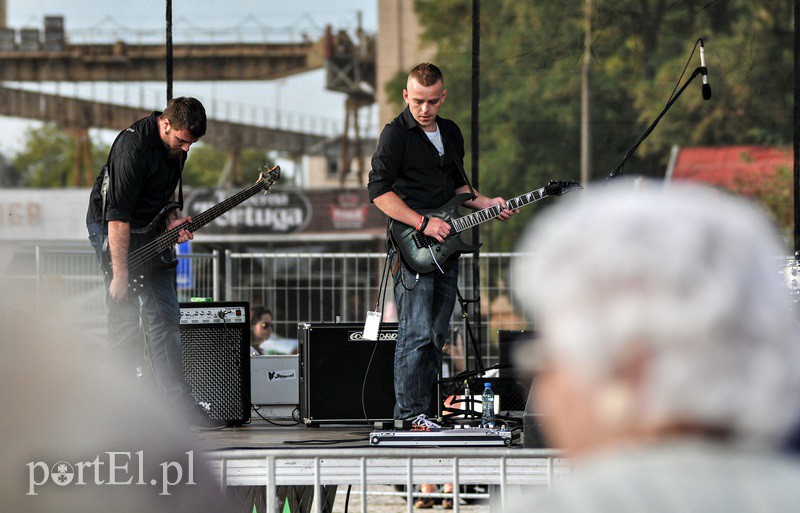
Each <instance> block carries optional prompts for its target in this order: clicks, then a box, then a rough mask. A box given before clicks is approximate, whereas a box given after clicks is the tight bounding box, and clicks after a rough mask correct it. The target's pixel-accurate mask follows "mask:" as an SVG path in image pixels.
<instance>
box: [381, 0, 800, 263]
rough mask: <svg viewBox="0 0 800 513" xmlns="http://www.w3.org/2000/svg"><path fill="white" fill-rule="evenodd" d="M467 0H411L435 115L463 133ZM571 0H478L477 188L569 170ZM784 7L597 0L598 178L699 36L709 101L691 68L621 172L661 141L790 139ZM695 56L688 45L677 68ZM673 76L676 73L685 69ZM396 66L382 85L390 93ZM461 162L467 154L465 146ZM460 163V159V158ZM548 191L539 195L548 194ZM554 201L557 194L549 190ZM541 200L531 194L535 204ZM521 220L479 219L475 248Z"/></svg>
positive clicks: (637, 131) (770, 2)
mask: <svg viewBox="0 0 800 513" xmlns="http://www.w3.org/2000/svg"><path fill="white" fill-rule="evenodd" d="M469 4H470V2H467V1H464V0H436V1H434V0H416V3H415V8H416V10H417V13H418V15H419V19H420V22H421V23H422V25H423V37H424V38H425V39H426V40H427V41H428V42H429V43H431V44H434V45H435V46H436V48H437V57H436V60H435V61H434V62H437V63H439V64H441V67H442V70H443V72H444V74H445V81H446V83H445V86H446V88H447V89H448V96H447V102H446V104H445V106H443V107H442V114H443V115H444V116H445V117H449V118H452V119H455V120H456V121H458V122H459V124H460V126H461V128H462V130H463V131H464V132H465V133H464V136H465V139H466V140H467V141H469V140H470V138H469V137H470V136H469V123H468V120H469V116H470V75H471V69H470V62H471V33H470V31H469V30H468V29H466V30H453V27H462V28H464V27H470V26H471V19H470V15H471V10H470V8H469ZM583 4H584V2H583V0H564V1H562V2H520V1H519V0H491V1H483V2H482V6H481V13H482V17H481V98H480V122H481V148H480V150H481V177H480V189H481V190H482V191H483V192H486V193H489V194H491V195H496V194H500V195H503V196H505V197H513V196H516V195H518V194H521V193H523V192H526V191H527V190H530V189H533V188H536V187H539V186H541V185H544V184H546V183H547V181H548V180H551V179H577V178H578V155H579V134H580V126H579V120H580V76H581V58H582V52H583ZM792 24H793V20H792V6H791V5H790V4H787V3H786V2H782V1H779V0H761V1H757V2H748V1H745V0H710V1H709V2H703V3H699V2H697V1H696V0H683V1H674V2H667V1H666V0H606V1H605V2H596V5H595V13H594V19H593V20H592V41H593V45H592V54H593V57H594V61H593V63H592V69H591V84H592V91H591V95H592V126H591V131H592V139H593V143H594V155H593V164H592V168H593V169H594V170H595V179H602V178H604V177H605V176H606V175H607V174H608V172H610V171H611V169H613V168H614V166H615V165H616V164H617V163H618V162H619V161H620V160H621V159H622V157H623V156H624V155H625V152H626V151H627V150H628V148H629V147H630V146H631V145H632V144H633V143H634V141H635V140H636V139H637V138H638V137H639V136H640V135H641V133H642V132H643V131H644V129H645V128H646V127H647V126H648V125H649V124H650V122H651V121H652V120H653V119H654V118H655V116H656V115H657V114H658V112H659V111H660V110H661V109H662V108H663V106H664V104H665V103H666V101H667V99H668V97H669V94H670V92H671V91H672V90H673V88H674V87H675V85H676V83H677V80H678V77H679V75H680V72H681V70H682V69H683V67H684V65H685V64H687V59H688V56H689V54H690V52H691V51H692V48H693V46H694V44H695V41H696V40H697V38H698V37H703V38H704V41H705V43H706V50H707V57H708V59H707V60H708V66H709V69H710V79H711V83H712V85H713V88H714V96H713V98H712V100H711V101H709V102H704V101H703V100H702V99H701V98H700V93H699V90H700V81H699V79H696V80H695V84H692V85H693V86H695V87H691V88H689V89H688V90H687V92H686V93H685V94H684V95H683V96H682V97H681V98H680V100H679V101H678V103H676V104H675V106H674V107H673V108H672V109H671V110H670V112H669V114H668V115H667V116H666V117H665V118H664V119H663V120H662V121H661V122H660V123H659V125H658V127H657V128H656V130H655V131H654V132H653V133H652V135H651V136H650V137H649V138H648V140H647V141H646V142H645V143H644V144H643V145H642V146H641V147H640V148H639V150H638V151H637V152H636V153H635V154H634V156H633V158H632V159H631V160H630V161H629V162H628V163H627V164H626V166H625V172H626V173H629V174H643V175H648V176H663V174H664V170H665V168H666V164H667V161H668V158H669V150H670V148H671V147H672V146H673V145H674V144H678V145H681V146H691V145H725V144H778V143H786V142H788V141H790V140H791V133H792V131H791V124H792V119H791V116H792V114H791V113H792V109H791V98H792V90H793V89H792V79H793V77H792V62H793V60H792V39H791V38H792V30H793V25H792ZM698 65H699V57H698V56H697V54H696V53H695V56H694V58H693V60H692V61H691V62H689V63H688V69H689V72H691V71H692V70H694V68H695V67H696V66H698ZM684 79H685V77H684ZM404 81H405V73H400V74H399V75H398V77H397V79H396V80H395V81H393V82H392V83H391V84H390V87H391V88H392V89H391V90H389V91H388V92H389V94H390V97H397V96H399V94H398V93H399V90H400V89H399V88H398V87H400V88H402V85H401V84H404ZM467 161H469V157H468V158H467ZM468 172H469V170H468ZM548 201H549V200H548ZM555 201H558V200H557V199H556V200H555ZM542 203H544V202H542ZM528 210H530V212H526V211H523V214H522V217H523V219H519V218H515V219H513V220H512V221H510V222H508V223H489V224H487V225H484V226H486V228H487V229H486V230H485V231H484V235H483V239H484V240H485V241H486V245H485V248H486V249H489V250H509V249H513V246H514V243H515V241H516V240H517V238H518V236H519V232H520V231H521V230H522V229H523V228H524V225H525V223H524V222H523V221H524V218H525V217H527V216H531V215H535V211H536V210H537V207H530V208H529V209H528Z"/></svg>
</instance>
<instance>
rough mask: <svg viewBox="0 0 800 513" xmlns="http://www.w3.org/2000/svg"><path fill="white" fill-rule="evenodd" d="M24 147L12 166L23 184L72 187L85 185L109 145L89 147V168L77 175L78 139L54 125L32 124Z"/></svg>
mask: <svg viewBox="0 0 800 513" xmlns="http://www.w3.org/2000/svg"><path fill="white" fill-rule="evenodd" d="M25 138H26V141H25V147H24V148H23V149H22V151H20V152H19V153H17V154H16V155H15V156H14V158H13V160H12V166H13V167H14V168H15V169H17V170H18V172H19V175H20V180H19V182H20V184H21V185H22V186H24V187H43V188H50V187H70V186H82V185H86V183H83V182H84V181H87V180H93V179H94V176H96V175H97V173H98V172H99V171H100V169H101V168H102V167H103V163H104V162H105V160H106V156H107V154H108V147H96V146H95V145H92V146H91V148H90V155H91V156H90V160H91V162H90V166H89V167H90V169H89V170H88V171H89V172H90V173H91V174H92V176H91V177H87V176H86V173H85V172H79V173H78V175H77V176H76V173H75V161H76V153H77V152H78V151H79V145H78V139H77V138H76V137H75V136H73V135H71V134H70V133H68V132H66V131H64V130H61V129H59V128H58V127H56V126H55V125H52V124H46V125H43V126H42V127H40V128H31V129H29V130H28V131H27V132H26V134H25Z"/></svg>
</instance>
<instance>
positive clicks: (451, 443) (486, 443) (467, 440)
mask: <svg viewBox="0 0 800 513" xmlns="http://www.w3.org/2000/svg"><path fill="white" fill-rule="evenodd" d="M512 443H513V438H512V435H511V431H507V430H505V429H487V428H468V429H449V430H445V431H373V432H372V433H370V434H369V444H370V445H374V446H377V445H380V446H384V447H415V446H416V447H419V446H423V447H498V446H500V447H510V446H511V444H512Z"/></svg>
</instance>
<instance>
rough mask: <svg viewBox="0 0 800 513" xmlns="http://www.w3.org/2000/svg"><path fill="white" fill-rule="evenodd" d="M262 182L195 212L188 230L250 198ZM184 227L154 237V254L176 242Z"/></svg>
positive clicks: (200, 225)
mask: <svg viewBox="0 0 800 513" xmlns="http://www.w3.org/2000/svg"><path fill="white" fill-rule="evenodd" d="M264 188H265V187H264V183H263V182H261V181H259V182H257V183H255V184H253V185H251V186H250V187H248V188H247V189H244V190H241V191H239V192H237V193H236V194H234V195H233V196H231V197H230V198H227V199H226V200H224V201H223V202H221V203H218V204H217V205H214V206H213V207H211V208H209V209H208V210H206V211H204V212H201V213H200V214H197V215H196V216H192V222H191V224H190V225H189V226H188V228H189V230H190V231H191V232H192V233H194V232H196V231H197V230H199V229H200V228H202V227H204V226H205V225H207V224H208V223H210V222H211V221H213V220H214V219H216V218H218V217H219V216H221V215H223V214H225V213H226V212H228V211H229V210H232V209H233V208H234V207H236V206H237V205H239V204H241V203H243V202H244V201H245V200H247V199H248V198H251V197H253V196H255V195H256V194H258V193H259V192H261V191H262V190H264ZM184 228H187V226H185V225H181V226H176V227H175V228H172V229H171V230H167V231H166V232H164V233H162V234H161V235H159V236H158V237H156V239H155V241H154V242H155V243H156V244H155V245H156V246H157V247H156V248H155V250H154V252H153V254H154V255H157V254H158V253H161V252H162V251H164V250H165V249H167V248H169V247H170V246H172V245H174V244H176V243H177V242H178V234H179V233H180V231H181V230H182V229H184Z"/></svg>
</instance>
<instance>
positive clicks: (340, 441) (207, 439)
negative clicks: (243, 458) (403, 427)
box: [193, 418, 372, 451]
mask: <svg viewBox="0 0 800 513" xmlns="http://www.w3.org/2000/svg"><path fill="white" fill-rule="evenodd" d="M273 422H274V424H273V423H270V422H268V421H265V420H262V419H260V418H254V419H253V420H252V421H251V423H250V424H245V425H243V426H241V427H227V428H224V429H221V430H218V431H194V432H193V438H194V440H195V442H196V443H197V444H198V445H199V446H200V447H201V448H202V449H203V450H206V451H215V450H235V449H303V448H309V449H313V448H319V447H326V448H334V447H338V448H364V447H369V433H370V432H371V431H372V428H371V427H370V426H368V425H367V424H361V425H324V426H319V427H307V426H305V425H304V424H296V425H292V426H290V425H281V426H277V425H275V424H291V421H286V420H283V421H281V420H275V421H273Z"/></svg>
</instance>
